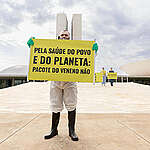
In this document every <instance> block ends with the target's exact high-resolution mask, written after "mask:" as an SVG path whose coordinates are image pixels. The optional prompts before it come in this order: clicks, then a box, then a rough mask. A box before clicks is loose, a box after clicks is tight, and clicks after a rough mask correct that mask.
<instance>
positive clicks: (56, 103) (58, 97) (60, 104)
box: [50, 81, 77, 113]
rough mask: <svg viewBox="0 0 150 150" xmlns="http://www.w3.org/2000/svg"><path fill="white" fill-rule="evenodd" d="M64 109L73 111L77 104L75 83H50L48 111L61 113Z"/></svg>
mask: <svg viewBox="0 0 150 150" xmlns="http://www.w3.org/2000/svg"><path fill="white" fill-rule="evenodd" d="M64 104H65V107H66V109H67V110H68V111H73V110H74V109H75V108H76V104H77V85H76V83H75V82H64V81H52V82H51V86H50V109H51V111H52V112H55V113H57V112H61V111H62V110H63V109H64Z"/></svg>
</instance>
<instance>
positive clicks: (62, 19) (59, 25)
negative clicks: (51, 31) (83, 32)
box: [56, 13, 68, 38]
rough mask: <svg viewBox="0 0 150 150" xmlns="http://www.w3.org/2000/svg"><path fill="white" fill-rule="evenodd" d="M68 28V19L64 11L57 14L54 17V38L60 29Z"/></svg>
mask: <svg viewBox="0 0 150 150" xmlns="http://www.w3.org/2000/svg"><path fill="white" fill-rule="evenodd" d="M64 29H66V30H68V20H67V16H66V14H64V13H59V14H57V17H56V38H57V37H58V35H59V33H60V32H61V31H62V30H64Z"/></svg>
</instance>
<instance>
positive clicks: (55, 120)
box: [44, 112, 60, 140]
mask: <svg viewBox="0 0 150 150" xmlns="http://www.w3.org/2000/svg"><path fill="white" fill-rule="evenodd" d="M59 118H60V112H58V113H54V112H53V113H52V128H51V132H50V134H49V135H45V136H44V139H45V140H46V139H51V138H52V137H54V136H56V135H58V130H57V127H58V124H59Z"/></svg>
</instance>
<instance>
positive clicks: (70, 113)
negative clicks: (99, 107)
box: [68, 109, 79, 141]
mask: <svg viewBox="0 0 150 150" xmlns="http://www.w3.org/2000/svg"><path fill="white" fill-rule="evenodd" d="M75 118H76V109H75V110H73V111H68V127H69V136H70V137H71V140H72V141H78V140H79V138H78V136H77V135H76V133H75Z"/></svg>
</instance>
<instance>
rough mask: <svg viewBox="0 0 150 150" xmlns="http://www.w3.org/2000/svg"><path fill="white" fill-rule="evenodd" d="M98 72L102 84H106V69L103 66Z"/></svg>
mask: <svg viewBox="0 0 150 150" xmlns="http://www.w3.org/2000/svg"><path fill="white" fill-rule="evenodd" d="M100 73H101V74H102V86H103V85H104V86H105V84H106V71H105V69H104V67H103V68H102V70H101V72H100Z"/></svg>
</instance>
